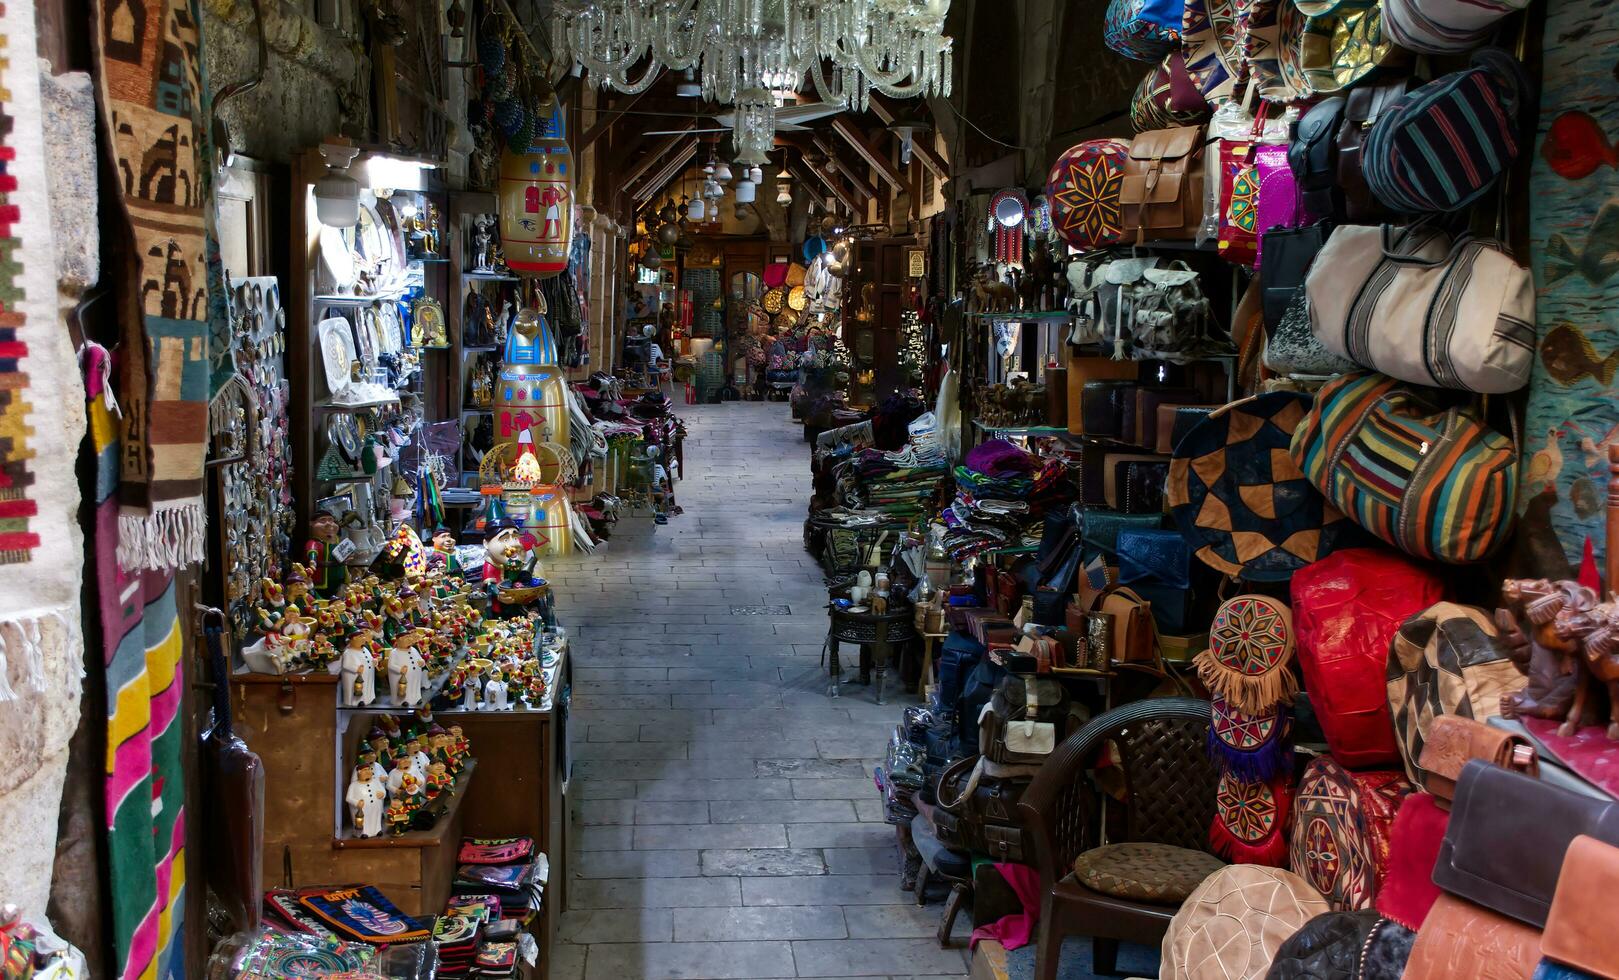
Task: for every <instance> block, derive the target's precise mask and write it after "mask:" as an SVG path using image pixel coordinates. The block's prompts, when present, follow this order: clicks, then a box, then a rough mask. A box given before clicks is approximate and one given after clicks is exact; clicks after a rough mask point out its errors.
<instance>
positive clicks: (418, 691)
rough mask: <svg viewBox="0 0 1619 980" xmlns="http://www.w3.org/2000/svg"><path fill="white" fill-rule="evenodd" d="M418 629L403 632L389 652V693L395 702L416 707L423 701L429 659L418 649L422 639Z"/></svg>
mask: <svg viewBox="0 0 1619 980" xmlns="http://www.w3.org/2000/svg"><path fill="white" fill-rule="evenodd" d="M420 638H421V637H420V634H419V632H418V631H416V630H412V631H411V632H409V633H402V634H400V636H399V637H397V638H396V639H395V640H394V645H393V650H392V651H390V652H389V654H388V693H389V694H391V695H393V699H394V703H395V704H403V705H409V706H411V707H415V706H416V705H418V704H420V703H421V701H422V686H423V685H424V684H425V683H426V681H427V659H426V658H425V657H423V656H422V655H421V653H419V652H418V651H417V650H416V643H417V641H418V640H420Z"/></svg>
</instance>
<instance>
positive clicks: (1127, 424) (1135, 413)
mask: <svg viewBox="0 0 1619 980" xmlns="http://www.w3.org/2000/svg"><path fill="white" fill-rule="evenodd" d="M1199 401H1202V399H1201V398H1199V397H1198V393H1197V392H1196V391H1194V390H1192V389H1191V388H1181V387H1175V388H1149V387H1146V386H1142V387H1141V388H1138V389H1136V397H1135V404H1133V405H1132V404H1129V403H1126V404H1125V406H1124V425H1123V426H1122V430H1123V436H1122V437H1123V439H1124V441H1126V442H1128V443H1129V444H1130V445H1132V446H1145V447H1151V446H1154V445H1156V444H1157V442H1158V408H1159V406H1161V405H1164V404H1166V403H1173V404H1177V405H1195V404H1197V403H1198V402H1199Z"/></svg>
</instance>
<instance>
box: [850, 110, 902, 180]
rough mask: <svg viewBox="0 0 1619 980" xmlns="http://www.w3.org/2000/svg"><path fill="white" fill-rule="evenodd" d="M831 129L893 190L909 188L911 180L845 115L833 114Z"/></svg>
mask: <svg viewBox="0 0 1619 980" xmlns="http://www.w3.org/2000/svg"><path fill="white" fill-rule="evenodd" d="M832 131H833V132H835V133H837V134H838V135H839V136H841V137H843V141H844V142H845V143H847V144H849V148H850V149H852V150H854V152H855V154H856V155H857V156H859V157H860V159H862V160H864V161H866V165H867V166H869V167H871V169H872V170H873V171H875V172H876V174H877V176H879V177H881V178H882V179H883V180H886V181H888V183H889V185H890V186H892V187H893V188H894V189H895V190H899V191H909V190H910V185H911V182H910V181H908V180H906V179H905V175H904V174H903V173H900V170H899V168H898V167H896V166H894V164H893V163H892V162H891V161H890V160H889V159H888V154H886V153H884V152H882V150H880V149H878V148H877V147H876V146H875V145H873V144H872V142H871V141H870V140H868V139H867V138H866V134H865V133H862V132H861V131H860V130H859V128H858V127H856V126H855V124H854V123H853V122H851V121H850V120H849V118H848V117H847V116H833V117H832Z"/></svg>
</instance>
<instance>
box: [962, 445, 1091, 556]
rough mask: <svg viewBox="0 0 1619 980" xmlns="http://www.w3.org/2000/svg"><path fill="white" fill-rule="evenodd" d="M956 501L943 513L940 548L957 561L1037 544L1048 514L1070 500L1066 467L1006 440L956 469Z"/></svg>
mask: <svg viewBox="0 0 1619 980" xmlns="http://www.w3.org/2000/svg"><path fill="white" fill-rule="evenodd" d="M955 476H956V498H955V500H954V502H952V503H951V505H950V507H949V508H948V509H947V510H946V511H945V514H944V523H945V526H946V527H947V528H949V531H948V532H947V533H946V534H945V538H944V547H945V550H946V551H948V552H949V553H950V557H951V558H953V559H955V560H956V561H961V560H963V559H965V558H970V557H972V556H973V555H976V554H979V553H981V552H984V551H988V550H990V549H992V548H1005V547H1016V546H1019V545H1022V544H1024V543H1025V542H1026V541H1038V540H1039V533H1040V524H1041V523H1042V521H1043V519H1044V515H1045V514H1046V512H1047V511H1049V510H1051V509H1052V508H1054V507H1063V506H1066V505H1067V504H1068V503H1070V502H1071V501H1072V500H1073V499H1074V488H1073V485H1072V483H1071V482H1070V481H1069V480H1068V471H1067V467H1065V466H1064V465H1063V462H1062V461H1061V460H1059V459H1042V458H1040V457H1039V456H1035V455H1034V454H1032V453H1028V452H1025V451H1024V450H1022V449H1019V448H1018V447H1017V446H1014V445H1013V444H1012V443H1010V442H1007V441H1006V440H1004V439H991V440H989V441H988V442H985V443H983V444H982V445H980V446H978V447H977V448H975V449H973V451H972V452H970V453H968V454H967V456H966V458H965V459H964V460H962V463H961V465H960V466H957V467H956V470H955Z"/></svg>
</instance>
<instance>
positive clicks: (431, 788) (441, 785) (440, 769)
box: [427, 762, 455, 800]
mask: <svg viewBox="0 0 1619 980" xmlns="http://www.w3.org/2000/svg"><path fill="white" fill-rule="evenodd" d="M454 785H455V779H454V777H452V776H451V775H450V773H449V771H448V770H446V769H445V768H444V763H442V762H435V763H433V764H432V765H430V766H428V767H427V798H428V799H429V800H436V799H438V796H439V794H440V793H444V792H447V791H448V790H449V789H450V787H452V786H454Z"/></svg>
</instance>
